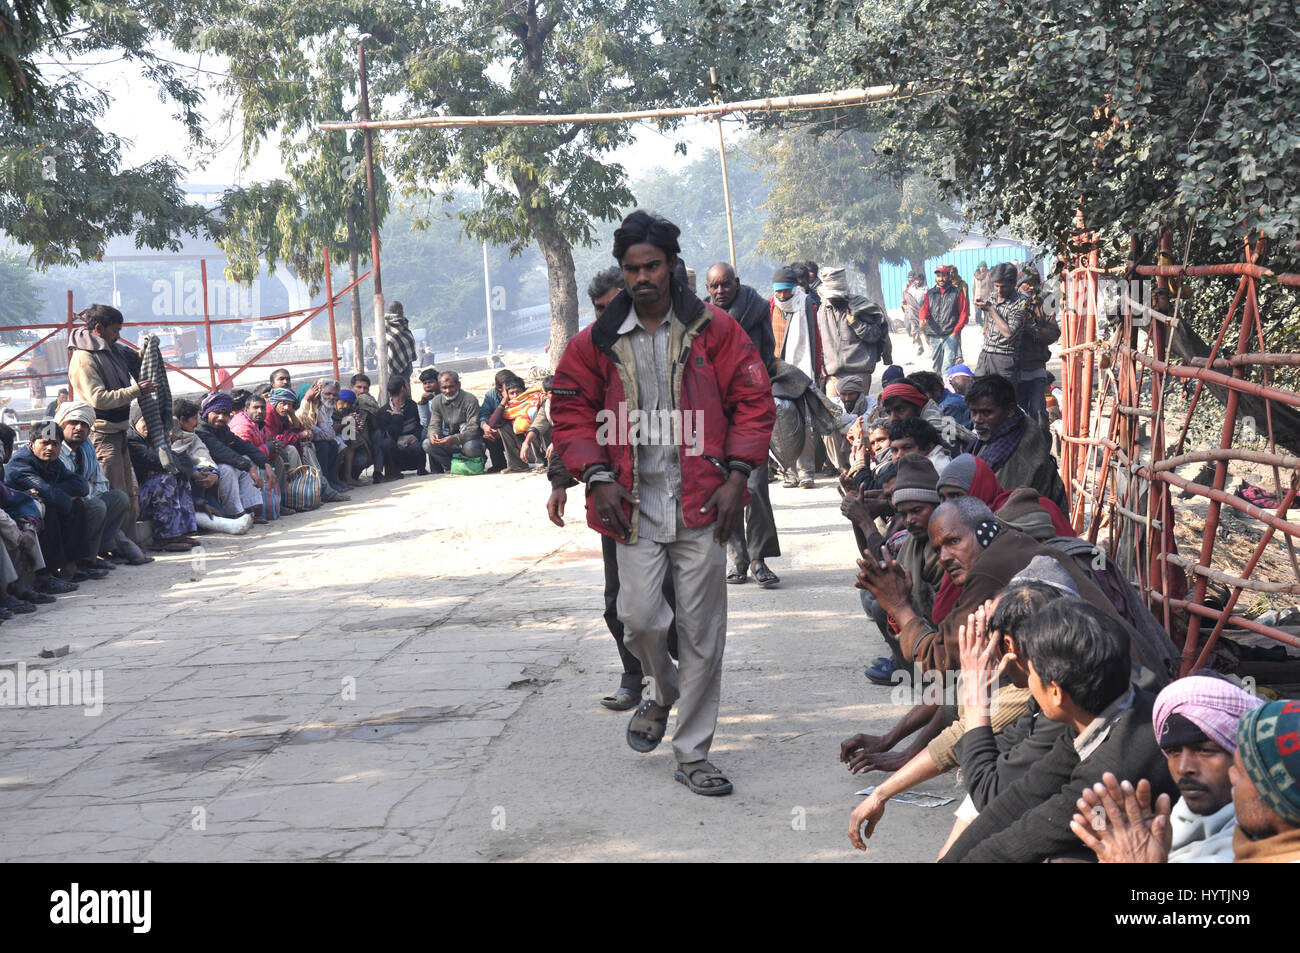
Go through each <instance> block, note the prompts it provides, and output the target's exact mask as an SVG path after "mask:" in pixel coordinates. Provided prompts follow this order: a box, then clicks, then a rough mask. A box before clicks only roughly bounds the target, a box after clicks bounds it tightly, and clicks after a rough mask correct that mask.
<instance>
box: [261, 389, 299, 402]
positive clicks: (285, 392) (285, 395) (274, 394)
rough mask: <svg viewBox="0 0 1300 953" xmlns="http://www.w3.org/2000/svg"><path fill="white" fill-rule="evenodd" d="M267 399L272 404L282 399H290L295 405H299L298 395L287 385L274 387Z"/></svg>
mask: <svg viewBox="0 0 1300 953" xmlns="http://www.w3.org/2000/svg"><path fill="white" fill-rule="evenodd" d="M266 399H267V400H268V401H270V402H271V403H272V404H278V403H280V402H281V401H286V400H287V401H288V402H289V403H291V404H293V405H294V406H295V407H297V406H298V395H297V394H295V393H294V392H293V391H291V390H289V388H287V387H272V388H271V390H270V391H269V392H268V393H267V395H266Z"/></svg>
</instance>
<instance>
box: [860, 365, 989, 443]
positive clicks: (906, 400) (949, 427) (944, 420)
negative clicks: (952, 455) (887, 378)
mask: <svg viewBox="0 0 1300 953" xmlns="http://www.w3.org/2000/svg"><path fill="white" fill-rule="evenodd" d="M876 407H877V416H879V417H880V418H881V419H882V420H883V421H885V422H888V423H894V422H895V421H899V420H903V419H904V418H907V417H920V418H922V419H923V420H927V421H929V422H930V424H932V425H933V426H934V429H935V430H937V431H939V438H940V439H941V440H942V441H943V442H944V443H948V444H952V445H954V446H963V445H964V444H966V443H967V442H969V441H970V440H973V439H974V438H975V434H974V433H972V432H971V431H970V430H968V429H966V428H965V427H963V426H962V425H961V424H959V423H957V421H955V420H953V419H952V418H951V417H945V416H944V414H943V411H941V410H940V409H939V405H938V404H936V403H935V402H934V401H933V400H932V399H930V398H929V397H927V396H926V395H925V394H923V393H921V391H919V390H918V389H917V388H916V387H914V386H913V385H912V384H910V383H908V382H907V381H906V380H900V381H896V382H895V383H893V384H890V385H888V386H887V387H886V388H885V389H884V390H882V391H881V392H880V403H879V404H877V405H876Z"/></svg>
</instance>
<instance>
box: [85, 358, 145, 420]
mask: <svg viewBox="0 0 1300 953" xmlns="http://www.w3.org/2000/svg"><path fill="white" fill-rule="evenodd" d="M68 383H70V384H71V385H72V389H73V391H75V392H76V394H77V397H78V399H80V400H84V401H85V402H86V403H88V404H89V405H90V406H91V407H94V408H96V409H98V410H113V409H114V408H117V407H126V406H128V405H129V404H130V403H131V401H133V400H135V399H136V398H137V397H139V396H140V385H139V384H132V385H131V386H130V387H123V388H121V389H120V390H109V389H108V388H107V387H105V386H104V382H103V381H102V380H101V379H100V377H99V371H98V369H97V368H96V367H95V360H94V358H92V357H91V356H90V354H89V353H87V352H86V351H82V350H80V349H77V350H74V351H73V352H72V357H71V358H70V359H69V361H68Z"/></svg>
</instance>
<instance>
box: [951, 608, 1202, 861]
mask: <svg viewBox="0 0 1300 953" xmlns="http://www.w3.org/2000/svg"><path fill="white" fill-rule="evenodd" d="M1017 641H1018V643H1019V646H1020V650H1021V651H1022V652H1024V653H1025V664H1026V665H1027V667H1028V669H1029V690H1030V692H1032V693H1033V696H1034V701H1035V702H1036V703H1037V705H1038V707H1039V708H1040V709H1041V711H1042V713H1043V714H1044V715H1045V716H1046V717H1048V718H1050V719H1052V720H1053V721H1058V722H1062V723H1063V724H1065V726H1066V729H1065V732H1064V733H1063V734H1062V735H1061V736H1060V737H1058V738H1057V740H1056V743H1055V744H1054V745H1053V746H1052V749H1051V750H1050V751H1049V752H1048V753H1047V755H1046V756H1045V757H1043V758H1041V759H1039V760H1038V761H1037V762H1035V763H1034V764H1033V766H1031V767H1030V768H1029V770H1028V771H1027V772H1026V773H1025V774H1024V776H1023V777H1021V778H1020V779H1019V780H1018V781H1016V782H1015V783H1014V784H1012V785H1011V786H1010V787H1008V788H1006V789H1005V790H1003V791H1001V792H1000V793H999V794H998V795H997V797H996V798H994V799H993V800H992V801H991V802H990V803H989V804H988V805H987V806H986V807H985V808H984V809H983V810H982V811H980V814H979V816H978V817H977V818H975V820H974V821H973V822H972V823H971V825H970V827H968V828H966V831H965V833H963V834H962V835H961V837H959V838H958V839H957V842H956V843H955V844H953V845H952V847H951V848H950V849H949V851H948V853H947V854H945V855H944V857H943V861H944V862H946V863H954V862H972V863H989V862H1002V863H1041V862H1043V861H1046V860H1056V859H1082V860H1091V859H1092V852H1091V851H1090V850H1088V849H1087V848H1085V847H1084V846H1083V845H1082V844H1081V843H1080V842H1079V840H1078V839H1077V838H1076V837H1075V836H1074V834H1073V833H1071V831H1070V820H1071V818H1072V817H1073V816H1074V812H1075V810H1076V802H1077V801H1078V799H1079V796H1080V795H1081V793H1082V792H1083V789H1084V788H1090V787H1092V786H1093V785H1094V784H1096V783H1098V782H1100V781H1101V779H1102V775H1103V774H1106V773H1108V772H1109V773H1112V774H1114V775H1115V776H1116V777H1121V778H1147V779H1149V780H1150V782H1151V790H1152V793H1153V795H1158V794H1168V795H1170V796H1171V797H1172V796H1173V795H1174V794H1175V793H1176V792H1177V787H1176V786H1175V784H1174V781H1173V778H1171V777H1170V776H1169V767H1168V764H1167V762H1166V759H1165V756H1164V753H1163V752H1162V751H1161V750H1160V746H1159V745H1158V744H1157V743H1156V736H1155V731H1154V730H1153V729H1152V727H1151V709H1152V706H1153V705H1154V703H1155V696H1154V695H1152V694H1151V693H1149V692H1145V691H1142V690H1141V689H1138V688H1135V687H1134V686H1133V685H1132V684H1131V683H1130V677H1131V672H1132V668H1131V662H1130V654H1129V644H1128V635H1127V633H1126V632H1125V631H1124V629H1123V628H1122V627H1121V626H1120V625H1119V624H1118V623H1117V622H1116V621H1115V620H1114V619H1113V618H1111V617H1110V616H1107V615H1106V614H1105V613H1103V612H1101V611H1099V610H1098V609H1096V608H1095V607H1093V606H1090V605H1087V604H1085V603H1082V602H1075V601H1073V600H1068V601H1061V602H1056V603H1053V604H1052V605H1050V606H1048V607H1047V608H1046V609H1044V610H1043V611H1042V612H1040V613H1039V614H1038V615H1036V616H1035V617H1034V618H1033V619H1032V620H1030V621H1029V622H1028V623H1026V624H1025V625H1024V626H1022V627H1021V629H1020V631H1019V633H1018V639H1017Z"/></svg>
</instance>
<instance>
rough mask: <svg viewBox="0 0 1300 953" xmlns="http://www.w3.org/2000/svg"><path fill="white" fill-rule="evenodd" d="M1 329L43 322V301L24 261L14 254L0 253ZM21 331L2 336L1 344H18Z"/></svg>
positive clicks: (1, 333)
mask: <svg viewBox="0 0 1300 953" xmlns="http://www.w3.org/2000/svg"><path fill="white" fill-rule="evenodd" d="M0 288H3V289H4V293H3V294H0V326H3V327H14V326H16V325H24V324H34V323H37V321H38V319H39V318H40V311H41V300H40V296H39V295H38V294H37V293H36V285H35V283H34V282H33V281H32V273H31V271H30V269H28V267H27V263H26V262H25V261H23V259H22V258H21V257H20V256H18V255H15V254H12V253H10V252H0ZM21 333H22V332H20V331H3V332H0V341H4V342H6V343H8V342H11V341H16V340H18V338H19V335H20V334H21Z"/></svg>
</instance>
